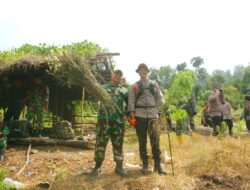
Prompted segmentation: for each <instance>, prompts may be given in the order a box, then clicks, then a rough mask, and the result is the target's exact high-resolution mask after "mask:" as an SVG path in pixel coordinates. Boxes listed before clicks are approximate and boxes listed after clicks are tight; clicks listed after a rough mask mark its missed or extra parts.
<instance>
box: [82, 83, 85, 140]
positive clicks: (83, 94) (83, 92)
mask: <svg viewBox="0 0 250 190" xmlns="http://www.w3.org/2000/svg"><path fill="white" fill-rule="evenodd" d="M84 99H85V88H84V87H83V88H82V103H81V118H82V119H81V121H82V129H81V139H82V140H83V132H84V119H83V110H82V109H83V102H84Z"/></svg>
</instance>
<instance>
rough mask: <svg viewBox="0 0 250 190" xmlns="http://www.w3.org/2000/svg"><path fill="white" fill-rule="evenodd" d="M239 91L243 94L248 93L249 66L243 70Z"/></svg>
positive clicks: (249, 81) (249, 80)
mask: <svg viewBox="0 0 250 190" xmlns="http://www.w3.org/2000/svg"><path fill="white" fill-rule="evenodd" d="M241 86H242V87H241V89H242V92H243V93H247V92H248V91H249V92H248V93H250V66H247V67H246V68H245V70H244V74H243V78H242V84H241Z"/></svg>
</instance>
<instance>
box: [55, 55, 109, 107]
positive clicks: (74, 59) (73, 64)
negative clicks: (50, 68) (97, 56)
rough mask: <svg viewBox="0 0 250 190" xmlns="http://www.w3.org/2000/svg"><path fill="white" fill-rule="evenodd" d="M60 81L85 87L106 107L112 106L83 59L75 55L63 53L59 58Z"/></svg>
mask: <svg viewBox="0 0 250 190" xmlns="http://www.w3.org/2000/svg"><path fill="white" fill-rule="evenodd" d="M59 62H60V64H61V65H60V76H61V79H62V80H64V82H65V79H66V80H67V81H68V84H73V85H74V84H77V85H80V86H81V85H82V86H84V87H87V88H88V90H89V91H90V92H91V94H92V95H93V96H94V97H95V98H97V99H98V100H100V101H101V103H102V104H103V105H105V106H107V107H110V106H114V102H113V100H112V98H111V97H110V95H109V94H108V93H107V92H106V91H105V89H104V88H103V87H102V86H101V85H100V84H99V83H98V82H97V80H96V78H95V76H94V75H93V73H92V72H91V70H90V68H89V65H88V64H87V63H86V61H85V60H84V58H82V57H80V56H77V55H75V54H66V53H64V54H63V56H62V57H60V58H59Z"/></svg>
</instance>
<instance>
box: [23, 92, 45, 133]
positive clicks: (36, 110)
mask: <svg viewBox="0 0 250 190" xmlns="http://www.w3.org/2000/svg"><path fill="white" fill-rule="evenodd" d="M26 118H27V120H28V121H29V123H31V124H32V127H33V128H34V129H35V130H37V131H38V133H41V131H42V129H43V118H44V108H43V104H42V100H41V98H40V97H38V96H36V97H35V98H34V99H33V101H31V102H30V103H29V105H28V108H27V113H26Z"/></svg>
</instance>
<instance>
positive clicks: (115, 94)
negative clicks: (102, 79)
mask: <svg viewBox="0 0 250 190" xmlns="http://www.w3.org/2000/svg"><path fill="white" fill-rule="evenodd" d="M103 87H104V89H105V90H106V91H107V92H108V94H110V96H111V97H112V99H113V101H114V103H115V104H116V105H117V107H118V108H113V109H111V108H108V109H105V107H104V106H103V105H102V104H101V106H100V110H99V114H98V121H107V119H108V121H114V122H117V123H123V122H124V119H123V116H124V115H125V112H126V107H127V104H128V92H127V89H126V88H124V87H122V86H120V85H114V84H113V83H111V82H110V83H108V84H105V85H103ZM106 114H107V115H106Z"/></svg>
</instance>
